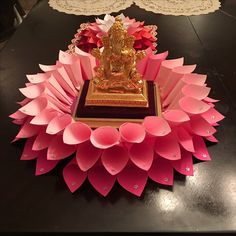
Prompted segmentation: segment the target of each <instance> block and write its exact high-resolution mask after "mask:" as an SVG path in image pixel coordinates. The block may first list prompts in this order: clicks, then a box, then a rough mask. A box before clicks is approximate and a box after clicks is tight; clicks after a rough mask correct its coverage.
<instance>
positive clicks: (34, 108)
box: [19, 97, 47, 116]
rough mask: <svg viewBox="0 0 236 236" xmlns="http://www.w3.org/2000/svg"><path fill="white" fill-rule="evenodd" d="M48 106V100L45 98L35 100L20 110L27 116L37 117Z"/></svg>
mask: <svg viewBox="0 0 236 236" xmlns="http://www.w3.org/2000/svg"><path fill="white" fill-rule="evenodd" d="M46 106H47V99H46V98H44V97H39V98H36V99H35V100H32V101H31V102H29V103H28V104H26V105H25V106H23V107H22V108H20V109H19V110H20V111H21V112H23V113H24V114H26V115H29V116H36V115H38V114H39V113H40V112H41V111H42V110H43V109H44V108H46Z"/></svg>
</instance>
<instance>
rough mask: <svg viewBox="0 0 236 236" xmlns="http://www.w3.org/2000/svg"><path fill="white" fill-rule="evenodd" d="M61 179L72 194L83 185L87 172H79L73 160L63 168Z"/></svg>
mask: <svg viewBox="0 0 236 236" xmlns="http://www.w3.org/2000/svg"><path fill="white" fill-rule="evenodd" d="M63 177H64V180H65V182H66V184H67V186H68V188H69V189H70V191H71V192H72V193H73V192H75V191H76V190H77V189H78V188H79V187H80V186H81V185H82V184H83V182H84V181H85V179H86V177H87V172H83V171H82V170H80V168H79V167H78V165H77V163H76V160H75V158H74V159H72V160H71V161H70V162H69V163H68V164H67V165H66V166H65V167H64V169H63Z"/></svg>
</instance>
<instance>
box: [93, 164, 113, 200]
mask: <svg viewBox="0 0 236 236" xmlns="http://www.w3.org/2000/svg"><path fill="white" fill-rule="evenodd" d="M88 179H89V182H90V183H91V184H92V186H93V187H94V188H95V189H96V190H97V191H98V192H99V193H100V194H102V195H103V196H104V197H105V196H106V195H107V194H108V193H109V192H110V191H111V189H112V187H113V185H114V184H115V180H116V177H115V176H113V175H110V174H109V173H108V172H107V171H106V169H105V168H104V167H103V166H102V165H96V166H94V167H93V168H91V169H90V170H89V172H88Z"/></svg>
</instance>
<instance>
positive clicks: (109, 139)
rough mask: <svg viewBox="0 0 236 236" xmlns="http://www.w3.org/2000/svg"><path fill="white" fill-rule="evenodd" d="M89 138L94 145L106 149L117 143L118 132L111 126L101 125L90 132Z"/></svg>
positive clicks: (118, 138)
mask: <svg viewBox="0 0 236 236" xmlns="http://www.w3.org/2000/svg"><path fill="white" fill-rule="evenodd" d="M90 140H91V143H92V144H93V145H94V146H95V147H97V148H101V149H106V148H109V147H112V146H114V145H116V144H118V143H119V140H120V134H119V132H118V130H117V129H115V128H113V127H110V126H102V127H99V128H97V129H95V130H94V131H93V132H92V134H91V137H90Z"/></svg>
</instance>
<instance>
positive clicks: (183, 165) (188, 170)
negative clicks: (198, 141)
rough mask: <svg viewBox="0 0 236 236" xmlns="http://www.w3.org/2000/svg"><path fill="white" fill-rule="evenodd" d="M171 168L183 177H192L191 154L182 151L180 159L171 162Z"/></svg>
mask: <svg viewBox="0 0 236 236" xmlns="http://www.w3.org/2000/svg"><path fill="white" fill-rule="evenodd" d="M172 165H173V167H174V168H175V169H176V170H177V171H178V172H179V173H181V174H183V175H188V176H189V175H190V176H192V175H193V159H192V154H191V152H188V151H185V150H182V153H181V159H180V160H177V161H173V162H172Z"/></svg>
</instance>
